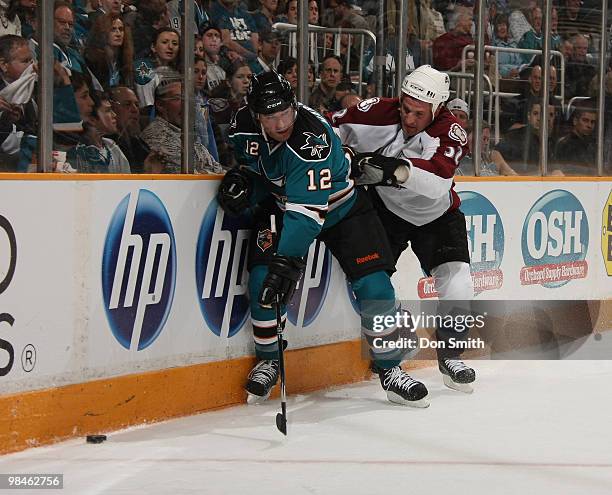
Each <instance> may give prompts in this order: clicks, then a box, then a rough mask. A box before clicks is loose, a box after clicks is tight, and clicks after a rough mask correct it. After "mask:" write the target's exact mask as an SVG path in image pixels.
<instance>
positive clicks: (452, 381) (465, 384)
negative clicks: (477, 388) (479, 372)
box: [438, 359, 476, 394]
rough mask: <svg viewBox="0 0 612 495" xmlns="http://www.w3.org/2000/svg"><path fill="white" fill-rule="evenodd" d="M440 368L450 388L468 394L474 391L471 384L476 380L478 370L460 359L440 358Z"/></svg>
mask: <svg viewBox="0 0 612 495" xmlns="http://www.w3.org/2000/svg"><path fill="white" fill-rule="evenodd" d="M438 368H439V369H440V372H441V373H442V378H443V380H444V385H446V386H447V387H448V388H452V389H453V390H457V391H459V392H463V393H466V394H471V393H472V392H473V391H474V389H473V388H472V387H471V385H469V384H470V383H472V382H473V381H474V380H476V372H475V371H474V370H473V369H472V368H470V367H469V366H467V365H466V364H465V363H464V362H463V361H461V360H460V359H440V360H439V361H438Z"/></svg>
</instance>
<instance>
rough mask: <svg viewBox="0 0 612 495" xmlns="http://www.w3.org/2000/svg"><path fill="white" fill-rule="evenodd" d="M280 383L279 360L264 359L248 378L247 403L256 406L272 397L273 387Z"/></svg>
mask: <svg viewBox="0 0 612 495" xmlns="http://www.w3.org/2000/svg"><path fill="white" fill-rule="evenodd" d="M277 381H278V360H276V359H264V360H262V361H259V363H257V364H256V365H255V367H254V368H253V369H252V370H251V372H250V373H249V376H248V377H247V384H246V387H245V388H246V391H247V392H248V394H249V395H248V397H247V403H249V404H256V403H258V402H263V401H265V400H266V399H267V398H268V397H270V393H271V392H272V387H274V385H276V382H277Z"/></svg>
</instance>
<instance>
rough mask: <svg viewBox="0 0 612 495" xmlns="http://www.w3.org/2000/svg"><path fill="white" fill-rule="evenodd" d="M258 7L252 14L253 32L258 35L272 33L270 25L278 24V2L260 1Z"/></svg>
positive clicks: (271, 0)
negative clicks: (266, 32)
mask: <svg viewBox="0 0 612 495" xmlns="http://www.w3.org/2000/svg"><path fill="white" fill-rule="evenodd" d="M260 3H261V5H260V7H259V9H257V10H256V11H255V12H253V21H254V22H255V30H256V31H257V32H258V33H262V32H265V31H272V24H274V23H275V22H278V18H277V16H276V10H277V9H278V0H260Z"/></svg>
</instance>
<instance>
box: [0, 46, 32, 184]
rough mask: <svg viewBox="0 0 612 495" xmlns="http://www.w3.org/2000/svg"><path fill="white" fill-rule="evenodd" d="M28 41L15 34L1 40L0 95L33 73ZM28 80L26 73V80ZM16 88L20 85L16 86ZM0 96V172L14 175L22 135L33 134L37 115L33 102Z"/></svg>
mask: <svg viewBox="0 0 612 495" xmlns="http://www.w3.org/2000/svg"><path fill="white" fill-rule="evenodd" d="M31 65H32V54H31V52H30V48H29V45H28V40H26V39H25V38H22V37H21V36H17V35H14V34H6V35H4V36H0V91H1V90H4V89H5V88H6V87H7V86H8V85H10V84H13V83H15V82H16V81H18V80H19V79H20V78H21V76H22V75H23V74H24V72H26V70H28V71H31V70H32V67H31ZM25 77H27V73H26V76H25ZM17 84H19V83H17ZM2 94H4V96H0V113H1V117H2V118H1V119H0V170H1V171H3V172H14V171H17V162H18V161H19V150H20V147H21V138H22V136H23V133H24V132H25V133H27V134H36V133H37V132H38V130H37V129H36V122H37V120H36V119H37V117H36V116H37V112H36V105H35V103H34V101H33V99H32V100H30V101H28V102H27V103H25V104H17V103H15V102H14V101H13V100H12V99H11V98H10V96H9V95H7V94H6V91H2Z"/></svg>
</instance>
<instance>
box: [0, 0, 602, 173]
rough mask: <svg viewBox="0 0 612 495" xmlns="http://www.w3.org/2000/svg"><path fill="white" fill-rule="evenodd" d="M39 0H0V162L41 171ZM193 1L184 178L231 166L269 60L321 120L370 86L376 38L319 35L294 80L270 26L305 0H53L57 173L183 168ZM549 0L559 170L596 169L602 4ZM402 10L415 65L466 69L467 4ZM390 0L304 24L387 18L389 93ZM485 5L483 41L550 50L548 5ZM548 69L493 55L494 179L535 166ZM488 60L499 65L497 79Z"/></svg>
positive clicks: (315, 11) (320, 2) (470, 19)
mask: <svg viewBox="0 0 612 495" xmlns="http://www.w3.org/2000/svg"><path fill="white" fill-rule="evenodd" d="M36 1H37V0H0V116H1V118H0V171H27V170H34V169H35V164H36V161H37V157H36V147H37V146H36V145H37V143H36V141H37V138H36V134H37V125H38V122H37V119H38V115H37V114H38V107H37V104H36V97H37V91H36V88H37V75H36V70H37V69H36V60H37V57H38V51H39V50H38V41H37V40H38V23H37V15H36ZM38 1H40V0H38ZM184 1H193V2H194V9H195V19H194V25H193V36H194V39H195V53H194V79H195V81H194V85H195V87H194V90H195V106H196V108H195V127H194V129H193V130H190V132H193V133H194V137H195V158H196V159H195V165H194V170H192V171H191V172H195V173H223V171H224V170H225V169H227V167H230V166H231V165H232V164H233V163H232V162H233V158H232V153H231V150H230V149H228V144H227V143H228V140H227V138H226V133H227V130H228V128H229V125H230V123H231V120H232V116H233V113H234V112H235V111H236V110H237V109H238V108H239V107H240V106H241V105H243V104H244V103H245V95H246V92H247V90H248V86H249V82H250V78H251V76H252V75H253V74H258V73H260V72H263V71H267V70H270V69H272V68H274V69H276V70H278V71H279V72H280V73H282V74H283V75H284V76H285V77H286V78H287V79H288V80H289V82H290V83H291V85H292V86H293V87H294V88H297V85H298V81H299V78H300V77H305V78H307V80H308V88H309V95H310V97H309V100H308V102H306V103H308V104H309V105H310V106H311V107H313V108H315V109H317V110H318V111H320V112H322V113H325V112H329V111H336V110H340V109H342V108H348V107H350V106H353V105H356V104H358V103H359V102H360V101H361V99H362V98H366V97H369V96H372V95H374V94H376V90H377V88H376V87H375V82H376V79H375V70H374V68H375V66H374V60H375V57H374V55H375V53H374V45H373V44H372V43H370V42H369V41H368V37H367V36H366V37H362V36H360V35H355V34H347V33H340V34H338V35H337V36H333V35H329V34H322V33H311V34H310V35H309V52H308V53H309V58H310V59H311V60H310V63H309V64H308V67H307V68H306V69H307V72H306V73H305V74H304V75H303V76H302V75H301V74H300V71H299V67H298V63H297V60H296V57H297V40H296V36H295V33H291V32H286V31H282V30H281V31H277V30H274V29H273V27H272V26H273V24H274V23H277V22H285V23H293V24H295V23H297V10H298V8H297V0H210V1H206V0H170V1H168V0H58V1H56V2H55V4H54V12H53V21H54V22H53V25H54V33H53V34H54V36H53V37H54V46H53V53H54V59H55V65H54V88H53V93H54V94H53V101H54V108H53V131H54V150H55V151H56V152H58V156H61V157H62V161H58V162H57V168H58V170H61V171H64V172H65V171H76V172H95V173H105V172H108V173H177V172H179V171H180V170H181V161H182V160H181V134H182V132H184V129H182V110H183V107H182V102H183V89H184V88H183V80H182V75H181V74H182V67H181V62H182V59H183V57H182V55H181V51H182V47H183V43H182V40H181V18H182V11H183V2H184ZM554 4H555V6H554V8H553V12H552V17H551V29H552V33H553V35H552V39H551V48H552V49H554V50H559V51H561V52H562V54H563V57H564V59H565V60H564V79H563V81H564V86H563V88H560V85H561V83H560V79H559V76H560V74H559V73H560V70H561V65H560V64H559V60H560V59H559V57H556V58H553V59H552V63H553V65H552V66H551V79H550V81H549V83H550V88H551V93H552V94H553V95H554V96H553V97H552V98H551V105H550V108H551V110H550V111H549V112H548V113H549V115H551V117H550V118H551V119H552V120H551V127H550V129H551V137H550V143H549V144H550V154H549V155H550V157H553V158H557V157H558V158H559V159H560V158H563V160H564V162H563V163H561V161H559V165H558V167H556V168H555V170H556V171H557V173H578V172H582V171H583V170H584V169H585V168H586V167H591V168H592V167H593V163H594V160H593V153H594V150H593V142H594V137H593V136H594V135H595V134H596V125H595V124H596V122H597V113H596V111H595V110H594V108H595V105H594V101H593V100H592V99H591V100H588V99H586V98H587V97H593V96H595V94H596V93H595V89H596V84H595V82H596V80H597V73H598V71H597V65H596V64H597V61H598V57H599V53H598V47H599V37H598V35H599V33H598V27H599V22H600V21H599V16H600V12H599V10H597V7H598V4H597V2H595V1H594V0H583V1H582V2H581V1H579V0H556V1H555V2H554ZM408 5H409V26H408V32H407V37H406V48H407V52H406V66H407V69H408V70H411V69H414V68H415V67H417V66H419V65H421V64H422V63H431V64H432V65H433V66H434V67H436V68H438V69H440V70H444V71H449V72H455V71H467V72H470V71H472V70H473V67H474V56H473V52H472V51H471V50H469V51H467V54H465V50H464V48H465V47H466V46H467V45H473V44H475V38H474V36H475V24H474V2H473V0H409V2H408ZM386 7H387V8H386V10H385V16H384V18H382V19H381V18H380V16H379V4H378V2H375V1H373V0H352V1H349V0H310V1H309V2H308V20H309V23H310V24H311V25H319V26H324V27H328V28H342V29H346V28H353V29H360V30H369V31H371V32H373V33H377V32H378V23H379V22H384V28H385V32H386V36H385V41H386V46H385V51H386V62H385V68H386V70H385V74H384V76H385V77H384V78H383V81H384V84H385V88H384V91H385V92H387V93H389V94H390V93H392V92H394V91H395V90H394V89H391V90H388V87H389V85H390V83H391V81H392V80H393V72H394V70H395V58H396V43H395V37H394V35H395V31H396V26H397V24H398V23H399V19H398V8H399V0H388V2H387V3H386ZM486 11H487V24H486V25H487V29H486V31H487V35H486V40H485V42H486V43H487V44H489V45H492V46H498V47H505V48H528V49H535V50H538V49H541V47H542V43H543V39H542V36H543V35H542V27H543V15H542V9H541V5H540V4H538V3H536V2H535V1H533V0H487V9H486ZM361 49H363V52H361ZM495 59H497V63H495V61H496V60H495ZM541 64H542V63H541V57H539V56H536V55H532V54H519V53H512V52H495V53H494V52H491V53H489V52H487V58H486V70H487V74H488V75H489V76H495V77H496V78H498V79H499V89H500V90H501V91H507V92H508V91H509V92H510V93H512V92H514V93H515V94H517V96H514V97H512V98H503V99H502V105H501V117H502V118H501V121H500V126H499V127H500V128H499V129H497V134H498V135H499V134H500V133H501V138H502V139H501V141H499V142H498V143H494V140H493V131H494V130H493V129H490V128H489V127H488V126H485V131H483V139H482V142H486V146H485V148H486V149H483V153H484V155H483V156H486V160H483V162H484V161H486V163H487V165H486V167H488V168H487V170H489V171H491V173H493V172H496V173H503V174H512V173H520V174H523V173H527V174H530V173H537V166H536V165H537V162H538V160H539V156H538V155H539V144H538V139H539V138H538V132H537V129H539V115H540V113H542V112H540V108H539V106H540V104H541V101H540V100H541V90H542V74H541V72H542V69H541ZM495 67H497V68H498V71H499V74H494V73H493V72H494V70H495ZM610 80H611V81H612V77H611V78H610ZM359 81H363V82H364V84H363V85H360V84H358V82H359ZM610 86H612V84H610ZM508 88H510V89H508ZM454 89H455V88H454ZM560 89H563V92H564V99H563V101H561V99H560V98H558V96H559V94H560ZM574 97H585V98H578V99H575V100H576V102H575V103H574V104H573V105H572V107H571V108H570V110H572V109H573V112H572V111H568V107H567V103H568V102H569V101H570V99H572V98H574ZM449 108H450V109H451V110H452V111H454V112H456V113H457V116H458V118H459V120H460V122H461V123H462V125H464V126H465V127H466V129H469V132H471V121H470V117H471V118H472V119H474V118H477V116H476V115H474V112H473V111H472V109H470V106H469V105H468V103H466V102H465V101H462V100H460V99H455V100H454V101H453V102H452V103H449ZM485 133H486V134H487V137H486V139H485V136H484V134H485ZM516 146H520V150H517V149H516ZM63 157H65V162H64V161H63V160H64V159H63ZM468 161H469V160H468ZM66 163H67V164H66ZM534 164H536V165H534ZM549 169H550V167H549ZM462 170H463V171H466V170H467V169H466V168H465V166H464V167H462Z"/></svg>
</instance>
